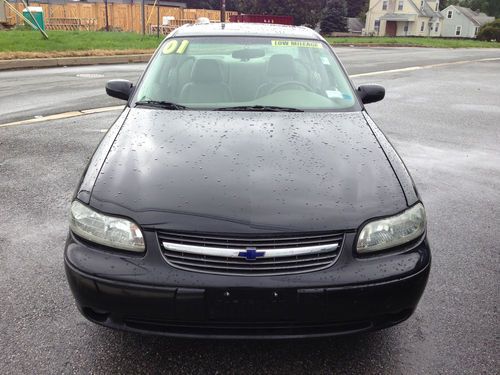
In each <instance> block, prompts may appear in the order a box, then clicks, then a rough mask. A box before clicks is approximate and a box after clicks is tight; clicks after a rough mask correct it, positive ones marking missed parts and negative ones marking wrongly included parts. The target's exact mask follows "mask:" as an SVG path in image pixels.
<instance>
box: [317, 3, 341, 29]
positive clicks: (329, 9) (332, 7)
mask: <svg viewBox="0 0 500 375" xmlns="http://www.w3.org/2000/svg"><path fill="white" fill-rule="evenodd" d="M346 17H347V5H346V2H345V0H329V1H328V3H326V7H325V9H324V10H323V15H322V17H321V32H322V33H323V34H330V33H332V32H334V31H337V32H343V31H347V18H346Z"/></svg>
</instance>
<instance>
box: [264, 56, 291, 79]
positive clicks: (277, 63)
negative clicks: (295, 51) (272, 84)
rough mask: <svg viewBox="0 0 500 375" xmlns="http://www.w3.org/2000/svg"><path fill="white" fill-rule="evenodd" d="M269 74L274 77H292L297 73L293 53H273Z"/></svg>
mask: <svg viewBox="0 0 500 375" xmlns="http://www.w3.org/2000/svg"><path fill="white" fill-rule="evenodd" d="M267 75H268V76H272V77H283V76H287V77H291V76H294V75H295V65H294V62H293V57H292V56H291V55H285V54H283V55H273V56H271V58H270V59H269V65H268V66H267Z"/></svg>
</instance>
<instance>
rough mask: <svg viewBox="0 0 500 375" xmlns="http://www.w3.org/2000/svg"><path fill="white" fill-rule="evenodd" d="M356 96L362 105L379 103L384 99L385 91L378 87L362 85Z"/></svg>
mask: <svg viewBox="0 0 500 375" xmlns="http://www.w3.org/2000/svg"><path fill="white" fill-rule="evenodd" d="M358 95H359V98H360V99H361V101H362V102H363V104H368V103H375V102H379V101H381V100H382V99H384V97H385V89H384V88H383V87H382V86H380V85H362V86H359V88H358Z"/></svg>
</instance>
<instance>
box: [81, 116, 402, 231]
mask: <svg viewBox="0 0 500 375" xmlns="http://www.w3.org/2000/svg"><path fill="white" fill-rule="evenodd" d="M90 204H91V206H93V207H94V208H96V209H98V210H101V211H103V212H107V213H110V214H116V215H121V216H127V217H130V218H132V219H133V220H135V221H136V222H138V223H139V224H140V225H141V226H143V227H144V228H155V229H164V230H179V231H200V232H226V233H229V232H233V233H247V232H261V233H267V232H276V233H277V232H309V231H330V230H332V231H336V230H351V229H356V228H358V227H359V226H360V225H361V224H362V223H363V222H364V221H366V220H368V219H370V218H373V217H377V216H384V215H391V214H394V213H397V212H399V211H402V210H403V209H405V208H406V200H405V196H404V194H403V191H402V189H401V186H400V184H399V181H398V179H397V178H396V176H395V174H394V172H393V170H392V168H391V164H390V163H389V161H388V160H387V158H386V156H385V153H384V151H383V150H382V149H381V147H380V145H379V143H378V141H377V139H376V138H375V136H374V135H373V133H372V131H371V128H370V127H369V126H368V124H367V122H366V120H365V118H364V117H363V114H362V113H361V112H357V113H307V112H305V113H284V112H216V111H210V112H205V111H166V110H155V109H146V108H135V109H132V110H131V111H130V113H129V115H128V116H127V118H126V120H125V121H124V123H123V125H122V128H121V130H120V132H119V133H118V135H117V137H116V139H115V141H114V143H113V145H112V146H111V148H110V150H109V153H108V155H107V158H106V160H105V161H104V163H103V165H102V168H101V171H100V173H99V175H98V177H97V178H96V181H95V185H94V188H93V191H92V194H91V199H90Z"/></svg>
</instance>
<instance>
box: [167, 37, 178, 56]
mask: <svg viewBox="0 0 500 375" xmlns="http://www.w3.org/2000/svg"><path fill="white" fill-rule="evenodd" d="M178 45H179V42H178V41H177V40H171V41H170V42H168V43H167V44H166V45H165V48H163V54H164V55H170V54H171V53H174V51H175V50H176V49H177V46H178Z"/></svg>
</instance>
